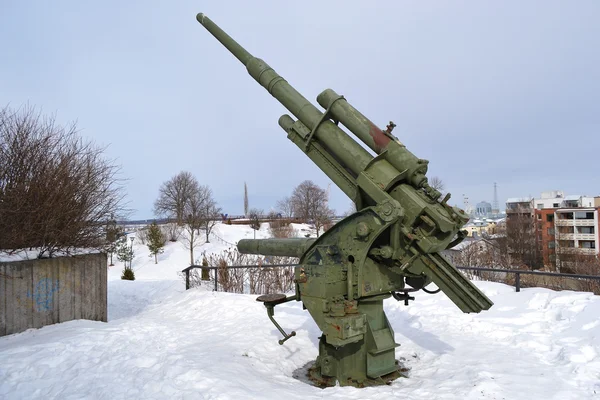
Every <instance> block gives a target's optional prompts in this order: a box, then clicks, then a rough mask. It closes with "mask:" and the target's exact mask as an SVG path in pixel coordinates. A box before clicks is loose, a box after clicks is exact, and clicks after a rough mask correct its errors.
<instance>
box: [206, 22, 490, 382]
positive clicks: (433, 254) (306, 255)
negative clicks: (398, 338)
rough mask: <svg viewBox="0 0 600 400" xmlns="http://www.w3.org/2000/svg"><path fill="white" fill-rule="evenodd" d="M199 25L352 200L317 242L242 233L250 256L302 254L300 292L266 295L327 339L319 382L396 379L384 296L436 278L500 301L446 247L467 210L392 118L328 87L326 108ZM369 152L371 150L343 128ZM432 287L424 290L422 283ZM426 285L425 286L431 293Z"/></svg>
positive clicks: (476, 300) (459, 235)
mask: <svg viewBox="0 0 600 400" xmlns="http://www.w3.org/2000/svg"><path fill="white" fill-rule="evenodd" d="M197 20H198V22H200V23H201V24H202V25H203V26H204V27H205V28H206V29H207V30H208V31H209V32H210V33H211V34H212V35H213V36H214V37H215V38H216V39H217V40H218V41H219V42H221V44H223V46H225V47H226V48H227V49H228V50H229V51H230V52H231V53H232V54H233V55H234V56H235V57H236V58H237V59H238V60H239V61H240V62H241V63H242V64H244V65H245V66H246V69H247V70H248V73H249V74H250V76H252V77H253V78H254V79H255V80H256V81H257V82H258V83H259V84H260V85H261V86H263V87H264V88H265V89H266V90H267V91H268V92H269V93H270V94H271V95H272V96H273V97H275V99H277V100H278V101H279V102H280V103H281V104H282V105H283V106H284V107H285V108H286V109H287V110H289V112H290V113H291V114H292V115H293V116H295V117H296V120H294V119H293V118H292V117H291V116H289V115H283V116H282V117H281V118H280V119H279V125H280V126H281V128H283V130H284V131H285V132H286V133H287V136H288V138H289V139H290V140H291V141H292V142H293V143H294V144H295V145H296V146H298V147H299V148H300V150H301V151H303V152H304V153H305V154H306V155H307V156H308V157H309V158H310V159H311V160H312V161H313V162H314V163H315V164H316V165H317V166H318V167H319V168H320V169H321V170H322V171H323V172H324V173H325V174H326V175H327V176H328V177H329V178H330V179H331V180H332V181H333V182H334V183H335V184H336V185H337V186H338V187H339V188H340V189H341V190H342V191H343V192H344V193H345V194H346V195H348V197H350V199H352V200H353V201H354V203H355V204H356V208H357V212H355V213H354V214H352V215H350V216H349V217H347V218H345V219H343V220H342V221H340V222H338V223H337V224H336V225H334V226H333V227H332V228H330V229H329V230H328V231H326V232H325V233H324V234H323V235H322V236H321V237H319V238H318V239H256V240H250V239H248V240H241V241H240V242H239V243H238V250H239V251H240V252H242V253H250V254H261V255H285V256H293V257H299V258H300V266H299V267H296V268H295V282H296V293H295V295H294V296H289V297H286V296H285V295H266V296H261V297H259V298H258V299H257V300H259V301H263V302H264V304H265V306H266V307H267V311H268V316H269V318H270V319H271V321H273V323H274V324H275V325H276V327H277V328H278V329H279V331H280V332H281V333H282V334H283V336H284V339H283V340H280V344H283V342H285V341H286V340H288V339H289V338H290V337H292V336H294V335H295V332H292V334H290V335H288V334H286V333H285V332H284V330H283V329H282V328H281V327H280V326H279V325H278V324H277V323H276V322H275V320H274V319H273V314H274V307H275V306H276V305H277V304H280V303H283V302H287V301H291V300H297V301H301V302H302V303H303V306H304V307H305V308H306V309H307V310H308V312H309V313H310V315H311V316H312V318H313V319H314V320H315V322H316V323H317V325H318V326H319V328H320V329H321V330H322V332H323V335H322V336H321V337H320V342H319V356H318V357H317V360H316V362H315V364H314V366H313V368H312V369H311V370H310V375H311V378H312V379H313V380H315V381H316V382H318V383H319V384H322V385H333V384H335V383H336V381H337V382H339V384H340V385H353V386H358V387H362V386H368V385H372V384H379V383H384V382H388V381H389V380H391V379H395V378H397V377H399V376H400V375H401V374H400V372H399V367H398V365H397V363H396V359H395V348H396V347H397V346H398V344H396V343H395V341H394V331H393V329H392V327H391V325H390V323H389V322H388V319H387V317H386V316H385V313H384V311H383V300H384V299H387V298H389V297H392V296H393V297H394V298H395V299H396V300H403V301H404V302H405V304H408V301H409V300H413V299H414V298H413V297H412V296H410V295H409V293H410V292H414V291H417V290H420V289H424V288H425V287H426V286H427V285H429V284H430V283H431V282H433V283H435V284H436V285H437V286H438V288H439V289H440V290H441V291H443V292H444V294H446V296H448V297H449V298H450V300H452V301H453V302H454V304H456V306H457V307H458V308H459V309H460V310H462V311H463V312H465V313H470V312H475V313H478V312H480V311H482V310H487V309H489V308H490V307H491V306H492V305H493V303H492V302H491V301H490V300H489V299H488V298H487V297H486V296H485V295H484V294H483V293H482V292H481V291H480V290H479V289H478V288H477V287H476V286H474V285H473V284H472V283H471V282H470V281H469V280H468V279H466V278H465V277H464V276H463V275H462V274H461V273H460V272H459V271H458V270H457V269H456V268H455V267H454V266H453V265H452V264H451V263H450V262H448V260H446V259H445V258H444V257H443V256H442V255H441V254H440V252H441V251H442V250H444V249H447V248H451V247H453V246H455V245H456V244H457V243H459V242H460V241H461V240H462V239H464V233H463V231H461V228H462V226H463V225H464V224H465V223H466V222H467V221H468V217H467V215H466V214H465V213H464V211H462V210H461V209H459V208H456V207H451V206H449V205H448V204H447V202H448V200H449V198H450V195H449V194H447V195H446V196H445V197H444V198H443V199H440V198H441V193H440V192H439V191H437V190H436V189H434V188H432V187H431V186H430V185H429V184H428V181H427V177H426V174H427V165H428V161H427V160H423V159H420V158H418V157H416V156H415V155H414V154H412V153H411V152H410V151H409V150H408V149H407V148H406V147H405V146H404V145H403V144H402V143H401V142H400V141H399V140H398V138H396V137H395V136H393V135H392V130H393V128H394V126H395V124H394V123H393V122H390V124H389V125H388V126H387V129H386V130H385V131H384V130H382V129H380V128H378V127H377V126H376V125H375V124H374V123H373V122H371V121H370V120H369V119H368V118H366V117H365V116H364V115H363V114H361V113H360V112H359V111H358V110H356V109H355V108H354V107H352V106H351V105H350V104H349V103H348V102H347V101H346V99H345V98H344V97H343V96H340V95H338V94H337V93H336V92H334V91H333V90H331V89H327V90H325V91H323V92H322V93H321V94H319V96H318V97H317V102H318V103H319V104H320V105H321V106H322V107H323V108H324V109H325V110H324V111H321V110H319V109H318V108H317V107H315V106H314V105H313V104H312V103H310V102H309V101H308V100H307V99H306V98H304V97H303V96H302V95H301V94H300V93H299V92H298V91H296V89H294V88H293V87H292V86H291V85H290V84H289V83H288V82H287V81H286V80H285V79H283V78H282V77H281V76H280V75H279V74H277V73H276V72H275V71H274V70H273V69H272V68H271V67H270V66H269V65H268V64H267V63H266V62H264V61H263V60H261V59H259V58H256V57H253V56H252V55H251V54H250V53H249V52H247V51H246V50H245V49H244V48H242V47H241V46H240V45H239V44H238V43H237V42H235V41H234V40H233V39H232V38H231V37H230V36H229V35H227V34H226V33H225V32H224V31H223V30H221V29H220V28H219V27H218V26H217V25H216V24H214V23H213V22H212V21H211V20H210V19H209V18H208V17H206V16H205V15H203V14H198V15H197ZM340 125H342V126H343V127H345V128H346V129H348V130H349V131H351V132H352V133H353V134H354V135H355V136H356V137H357V138H359V139H360V140H361V141H362V142H364V143H365V144H366V145H367V146H368V147H369V148H370V149H372V150H373V151H374V152H375V153H376V156H375V157H373V156H372V155H371V154H370V153H369V152H368V151H367V150H365V149H364V148H363V147H362V146H361V145H360V144H359V143H357V142H356V141H355V140H354V139H353V138H352V137H350V136H349V135H348V134H347V133H346V132H345V131H344V130H343V129H342V127H341V126H340ZM424 290H425V291H427V290H426V289H424ZM427 292H429V291H427Z"/></svg>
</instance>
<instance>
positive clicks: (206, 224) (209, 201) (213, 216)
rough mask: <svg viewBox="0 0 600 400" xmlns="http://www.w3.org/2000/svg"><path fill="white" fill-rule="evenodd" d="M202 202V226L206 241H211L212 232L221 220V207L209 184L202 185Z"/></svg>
mask: <svg viewBox="0 0 600 400" xmlns="http://www.w3.org/2000/svg"><path fill="white" fill-rule="evenodd" d="M200 193H201V197H202V200H203V203H202V210H201V212H202V222H201V226H202V229H204V233H205V234H206V243H209V242H210V240H209V237H210V233H211V232H212V230H213V228H214V227H215V225H216V224H217V223H218V222H219V220H220V213H221V208H220V207H218V206H217V202H216V201H215V199H214V198H213V195H212V190H211V189H210V188H209V187H208V186H200Z"/></svg>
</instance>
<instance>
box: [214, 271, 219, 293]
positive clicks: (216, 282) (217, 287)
mask: <svg viewBox="0 0 600 400" xmlns="http://www.w3.org/2000/svg"><path fill="white" fill-rule="evenodd" d="M213 271H215V292H217V291H218V289H219V286H218V281H217V276H219V274H218V272H219V270H218V268H215V269H214V270H213Z"/></svg>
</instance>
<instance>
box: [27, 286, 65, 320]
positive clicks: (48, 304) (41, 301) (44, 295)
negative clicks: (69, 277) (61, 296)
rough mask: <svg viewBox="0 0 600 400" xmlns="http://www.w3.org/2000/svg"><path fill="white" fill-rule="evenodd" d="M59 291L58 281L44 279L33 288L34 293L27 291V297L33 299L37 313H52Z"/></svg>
mask: <svg viewBox="0 0 600 400" xmlns="http://www.w3.org/2000/svg"><path fill="white" fill-rule="evenodd" d="M59 290H60V281H59V280H58V279H50V278H42V279H40V280H39V281H38V282H37V284H36V285H35V286H34V287H33V293H32V292H30V291H29V290H28V291H27V297H29V298H30V299H33V303H34V305H35V308H36V311H38V312H42V311H50V310H51V309H52V308H53V306H54V294H55V293H57V292H58V291H59Z"/></svg>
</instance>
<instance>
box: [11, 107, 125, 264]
mask: <svg viewBox="0 0 600 400" xmlns="http://www.w3.org/2000/svg"><path fill="white" fill-rule="evenodd" d="M103 151H104V149H103V148H100V147H97V146H96V145H94V144H93V143H92V142H86V141H84V140H83V139H82V138H81V137H79V136H78V132H77V128H76V125H75V124H74V123H73V124H71V125H70V126H67V127H63V126H60V125H59V124H57V123H56V121H55V119H54V117H53V116H52V117H45V116H43V115H42V114H41V113H40V112H38V111H36V110H35V109H34V108H33V107H24V108H21V109H19V110H13V109H11V108H9V107H5V108H3V109H1V110H0V221H1V223H0V249H3V250H5V251H9V252H10V251H13V250H16V249H22V248H30V249H36V251H37V256H38V257H39V258H42V257H53V256H54V255H56V254H57V253H59V252H62V253H66V254H70V253H71V252H73V251H74V250H76V249H80V248H94V249H102V248H104V247H105V246H106V241H107V237H106V230H105V226H106V224H107V221H111V220H113V219H114V218H115V217H116V216H121V217H123V216H124V215H125V212H126V210H125V209H124V208H123V206H122V201H123V193H122V190H123V187H122V186H121V182H122V180H121V179H119V178H118V174H119V168H118V167H117V166H115V165H114V164H112V163H111V162H110V161H108V160H106V159H105V158H104V157H103Z"/></svg>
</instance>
